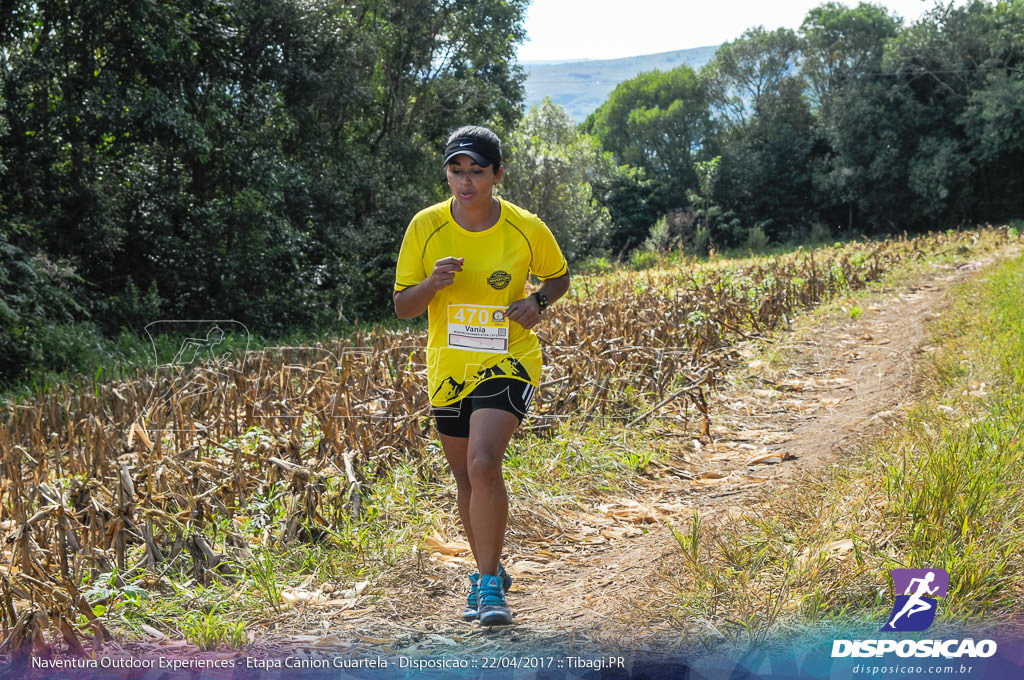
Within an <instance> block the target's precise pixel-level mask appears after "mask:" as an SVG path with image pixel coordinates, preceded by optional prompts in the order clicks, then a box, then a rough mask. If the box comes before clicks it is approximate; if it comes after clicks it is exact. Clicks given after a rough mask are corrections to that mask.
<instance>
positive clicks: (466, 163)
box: [447, 154, 505, 207]
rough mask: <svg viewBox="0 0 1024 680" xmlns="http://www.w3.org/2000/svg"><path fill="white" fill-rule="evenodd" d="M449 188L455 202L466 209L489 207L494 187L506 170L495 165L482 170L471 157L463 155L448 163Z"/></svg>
mask: <svg viewBox="0 0 1024 680" xmlns="http://www.w3.org/2000/svg"><path fill="white" fill-rule="evenodd" d="M447 171H448V186H449V187H450V188H451V190H452V195H453V196H454V197H455V200H456V201H458V202H459V203H460V204H462V205H464V206H466V207H483V206H484V205H489V204H490V201H491V197H492V195H493V192H494V187H495V186H496V185H497V184H498V182H500V181H501V177H502V175H503V174H504V173H505V168H504V167H501V168H498V170H497V172H495V170H494V166H493V165H489V166H487V167H486V168H481V167H480V166H479V165H477V164H476V161H474V160H473V159H472V158H470V157H469V156H467V155H465V154H462V155H459V156H456V157H455V158H453V159H451V161H449V162H448V166H447Z"/></svg>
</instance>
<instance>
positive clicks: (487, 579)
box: [476, 574, 512, 626]
mask: <svg viewBox="0 0 1024 680" xmlns="http://www.w3.org/2000/svg"><path fill="white" fill-rule="evenodd" d="M479 583H480V598H479V599H478V600H477V607H476V610H477V612H478V613H479V616H480V625H481V626H507V625H508V624H510V623H512V612H511V611H510V610H509V608H508V605H507V604H506V603H505V591H504V589H503V588H502V582H501V579H500V578H499V577H497V576H491V575H490V574H484V575H483V576H481V577H480V582H479Z"/></svg>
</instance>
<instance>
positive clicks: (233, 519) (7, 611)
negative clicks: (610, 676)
mask: <svg viewBox="0 0 1024 680" xmlns="http://www.w3.org/2000/svg"><path fill="white" fill-rule="evenodd" d="M1015 239H1016V235H1015V234H1014V233H1012V232H1011V231H1010V230H1008V229H987V230H981V231H977V232H962V233H951V234H943V235H937V236H929V237H920V238H914V239H896V240H890V241H885V242H878V243H875V242H872V243H848V244H844V245H841V246H836V247H831V248H822V249H818V250H814V251H809V252H796V253H792V254H789V255H786V256H781V257H777V258H771V259H751V260H744V261H740V262H728V261H723V262H713V263H704V264H683V265H678V266H672V267H666V268H662V269H659V270H656V271H655V270H652V271H647V272H639V273H637V272H632V273H617V274H613V275H608V276H606V277H589V278H584V277H579V278H578V279H577V280H576V281H575V285H574V289H573V291H572V293H571V294H570V296H569V297H567V299H566V300H564V301H563V302H561V303H560V304H559V307H558V309H557V312H556V313H554V314H552V315H551V316H550V318H548V319H546V320H545V324H544V325H543V328H542V329H541V331H540V332H541V333H542V335H543V338H542V340H543V344H544V346H545V351H546V354H547V356H546V368H545V376H544V382H543V385H542V388H543V389H542V390H541V393H540V398H539V404H538V406H537V411H536V413H535V415H534V416H533V417H532V418H531V420H530V421H529V429H530V430H532V431H533V432H532V434H534V435H537V436H545V435H548V434H550V433H553V432H566V431H570V432H587V431H589V430H591V429H593V428H599V427H602V426H604V425H605V424H607V423H609V422H611V423H615V424H617V425H618V426H625V427H627V428H629V427H636V426H639V425H641V424H642V423H644V422H645V421H647V420H650V419H656V418H658V417H660V416H661V415H662V414H664V413H665V412H671V413H672V414H673V415H675V416H677V421H679V422H682V423H685V426H686V428H687V436H688V437H689V438H691V439H696V440H698V441H704V442H708V441H710V440H711V439H713V438H714V437H715V429H714V428H715V424H716V422H717V421H719V420H721V419H722V418H723V414H722V413H719V412H716V411H715V410H714V408H713V407H712V405H713V404H714V403H715V401H714V397H715V396H716V395H717V394H718V393H719V390H720V388H721V387H723V386H724V384H725V383H724V382H723V380H724V377H725V376H726V375H727V373H728V371H729V369H730V368H731V367H732V366H733V365H734V364H735V363H736V361H737V360H738V353H737V343H739V342H741V341H745V340H750V339H752V338H765V339H767V338H769V337H770V336H771V334H772V333H773V332H774V331H776V330H777V329H778V328H779V327H780V326H784V325H786V324H787V323H789V321H790V320H791V319H792V318H793V317H794V316H795V315H796V314H798V313H799V312H800V311H801V310H802V309H806V308H809V307H813V306H815V305H817V304H818V303H820V302H821V301H823V300H826V299H829V298H834V297H836V296H840V295H848V294H850V293H851V292H852V291H855V290H857V289H860V288H863V287H865V286H867V285H869V284H871V283H873V282H877V281H879V280H881V279H882V278H883V277H884V276H885V275H886V274H887V273H889V272H891V271H892V270H893V269H895V268H899V267H905V266H907V265H913V263H915V262H917V261H918V260H923V259H926V258H933V257H935V256H947V257H950V258H952V259H954V260H956V259H957V258H959V259H961V260H965V259H967V258H971V257H981V256H983V255H984V254H985V253H987V252H989V251H991V250H992V249H994V248H998V247H1000V246H1003V245H1005V244H1006V243H1007V242H1008V241H1010V240H1015ZM423 341H424V338H423V336H422V335H421V334H417V333H412V332H394V331H380V330H373V331H366V332H362V333H359V334H357V335H354V336H352V337H348V338H345V339H342V340H338V341H336V342H334V343H332V344H327V345H322V346H316V347H281V348H269V349H264V350H260V351H258V352H249V353H245V354H243V355H241V356H236V357H222V358H220V359H217V360H214V361H209V362H204V363H197V362H186V361H181V362H177V363H175V362H168V363H165V364H161V365H159V366H158V367H157V368H156V369H154V370H152V371H149V372H144V371H142V372H140V373H139V375H137V376H136V377H134V378H132V379H129V380H122V381H117V382H92V383H86V384H80V385H76V386H70V385H63V386H54V387H51V388H48V389H47V390H45V391H43V392H40V393H38V394H37V395H35V396H34V398H32V399H29V400H24V401H21V402H19V403H15V404H11V405H9V406H8V407H7V409H6V411H5V413H4V419H3V423H2V424H0V464H2V466H3V482H2V483H3V487H2V491H0V492H2V503H0V528H2V531H3V534H4V536H5V539H6V540H5V543H4V544H3V555H2V558H3V559H2V565H3V566H2V567H0V605H2V606H0V612H2V614H0V623H2V633H3V638H4V642H3V650H2V652H3V653H4V654H11V655H26V654H29V653H31V652H32V650H33V649H34V650H35V652H36V653H50V652H53V651H55V652H60V653H63V652H70V653H74V654H80V655H84V654H86V653H88V652H87V647H88V646H89V645H95V644H100V643H103V642H105V641H110V640H115V641H116V640H117V638H118V636H123V635H124V634H125V633H124V632H123V631H122V630H121V627H120V626H114V625H111V621H110V615H111V614H112V613H113V611H114V609H115V608H114V607H113V604H114V602H115V600H116V599H117V597H118V596H123V595H124V594H125V593H126V592H127V593H128V594H132V593H135V592H136V591H137V590H139V589H143V590H144V589H146V588H150V589H152V590H153V591H154V592H159V591H161V590H167V589H170V590H172V591H173V590H174V589H175V588H184V589H195V588H203V587H212V586H217V587H222V588H227V589H230V588H232V587H235V586H236V585H237V586H238V587H241V583H242V581H243V578H248V580H249V581H250V582H251V581H253V580H255V581H257V582H258V583H264V584H265V586H266V587H265V588H264V591H265V592H264V593H263V594H264V595H265V599H266V600H267V602H269V603H271V609H273V610H274V611H277V610H278V609H279V607H280V606H281V604H282V603H283V602H284V603H287V602H288V601H289V598H292V599H293V600H294V599H296V598H301V597H302V595H301V594H297V593H303V592H306V593H308V592H309V589H308V588H307V589H291V590H289V589H286V588H283V587H281V586H280V585H276V584H274V583H272V581H273V578H272V577H273V574H270V576H271V578H266V577H267V576H268V575H267V574H266V573H265V571H266V570H265V569H264V570H263V571H261V569H262V567H261V564H262V565H264V566H265V563H264V562H261V560H264V559H265V557H266V555H267V554H269V553H268V552H267V551H268V550H271V549H284V548H286V547H288V546H291V545H296V544H320V543H322V542H323V541H324V540H325V537H329V536H330V535H331V533H332V531H334V529H335V528H336V527H338V526H341V525H344V526H346V527H349V528H353V527H355V528H356V530H357V531H358V528H359V527H360V526H361V525H365V524H368V523H373V522H383V521H384V518H381V517H380V516H379V515H377V514H375V513H374V512H368V511H367V493H368V489H369V488H371V487H373V486H374V485H376V484H377V483H378V481H379V480H381V479H382V478H383V477H385V476H386V475H388V474H390V473H391V472H393V471H394V470H395V469H396V468H400V467H403V466H411V467H412V468H414V469H416V468H421V469H426V468H429V465H430V457H431V456H432V455H434V454H436V451H432V448H431V447H432V444H431V439H432V436H433V435H432V431H431V429H430V427H429V422H428V420H427V418H426V413H427V402H426V394H425V389H424V385H425V382H426V381H425V377H424V375H423V373H424V370H425V369H424V358H423V349H422V346H423ZM714 472H715V471H714V470H704V473H705V474H706V476H705V479H708V480H713V479H715V477H714ZM270 499H272V501H273V502H270ZM606 504H607V503H606ZM613 506H614V503H612V504H611V505H609V506H608V507H613ZM630 507H632V506H630ZM537 511H538V513H540V514H543V513H544V509H543V507H538V508H537ZM620 514H621V513H620ZM442 545H443V542H442ZM338 549H339V550H344V549H346V548H345V547H344V546H339V547H338ZM356 549H357V550H358V547H357V548H356ZM442 552H443V551H442ZM271 571H273V570H272V569H271ZM136 574H148V575H149V576H147V577H146V578H136V577H135V576H133V575H136ZM261 574H262V577H261ZM172 576H173V577H174V578H177V579H180V580H181V582H180V583H178V584H175V583H171V584H170V585H168V584H167V583H166V582H167V581H168V580H170V578H171V577H172ZM100 585H106V586H108V591H109V592H105V591H103V588H100V587H98V586H100ZM365 587H366V586H365V584H364V585H363V586H362V590H360V589H359V588H358V587H357V586H355V585H353V586H352V588H351V589H350V590H351V593H349V594H351V595H352V596H351V597H347V596H346V593H347V592H348V591H344V590H343V591H339V592H338V593H335V594H334V595H336V596H337V598H338V599H340V600H344V601H346V602H349V604H348V605H346V607H347V608H348V609H351V608H352V607H353V606H354V603H355V602H356V601H357V600H358V598H359V597H360V596H361V595H362V594H363V592H364V591H365ZM118 594H119V595H118ZM323 598H324V599H325V600H328V599H330V597H329V596H323ZM154 623H156V624H159V622H158V621H155V620H150V622H149V623H146V624H144V625H145V626H148V627H149V628H151V629H153V628H154V626H153V625H152V624H154ZM170 625H173V624H170ZM170 625H168V626H167V627H166V629H165V630H163V631H161V630H159V629H158V628H159V626H157V629H156V631H155V632H156V633H159V634H161V635H169V636H171V637H174V636H175V635H176V634H178V633H179V631H178V630H174V629H171V628H170ZM143 630H144V629H143ZM180 632H181V633H184V632H185V631H180ZM186 636H187V637H189V639H190V641H192V642H195V643H196V644H198V645H199V646H200V647H202V646H203V644H202V643H203V642H207V643H209V645H210V646H217V645H218V644H229V645H234V646H236V647H237V646H239V645H244V644H247V642H248V641H249V639H250V638H251V636H250V638H247V637H246V636H245V635H244V634H243V635H240V636H237V637H232V635H231V633H230V631H228V632H226V633H224V632H222V634H220V635H219V637H218V636H207V637H205V638H204V637H203V636H202V635H200V634H198V633H195V634H192V635H186Z"/></svg>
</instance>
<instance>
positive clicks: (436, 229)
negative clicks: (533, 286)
mask: <svg viewBox="0 0 1024 680" xmlns="http://www.w3.org/2000/svg"><path fill="white" fill-rule="evenodd" d="M453 200H454V199H449V200H447V201H444V202H443V203H438V204H437V205H433V206H431V207H429V208H427V209H425V210H422V211H420V212H419V213H418V214H417V215H416V216H415V217H414V218H413V219H412V222H410V223H409V228H408V229H407V230H406V232H405V238H404V239H403V240H402V250H401V251H400V252H399V255H398V267H397V271H396V274H395V290H398V291H401V290H405V289H406V288H411V287H412V286H415V285H416V284H418V283H419V282H421V281H423V280H424V279H426V278H427V277H428V276H429V275H430V273H431V272H432V271H434V263H436V262H437V261H438V260H440V259H442V258H445V257H462V258H465V261H464V262H463V265H462V271H461V272H457V273H456V274H455V282H454V283H453V284H452V285H450V286H448V287H447V288H443V289H441V290H440V291H438V292H437V294H436V295H434V298H433V299H432V300H431V301H430V305H429V307H428V308H427V314H428V319H429V322H430V332H429V334H428V337H427V383H428V390H429V392H430V403H431V404H432V405H433V406H448V405H450V404H453V403H455V402H457V401H459V400H460V399H462V398H464V397H466V396H468V395H469V394H470V393H472V391H473V390H474V389H475V388H476V387H477V386H478V385H479V384H480V383H482V382H484V381H485V380H489V379H491V378H514V379H516V380H522V381H523V382H527V383H530V384H532V385H534V386H536V385H537V384H538V382H539V380H540V371H541V351H540V342H539V341H538V340H537V336H536V334H535V333H534V332H533V331H532V330H527V329H525V328H523V327H522V326H520V325H519V324H517V323H515V322H514V321H509V320H508V319H505V318H504V314H503V312H504V310H505V308H506V307H508V305H510V304H511V303H513V302H515V301H516V300H521V299H522V298H523V297H525V296H526V282H527V280H528V279H529V276H530V274H531V273H532V274H534V275H535V276H537V277H538V278H540V279H542V280H543V279H551V278H555V277H558V276H562V275H563V274H565V273H566V272H567V271H568V265H567V264H566V261H565V257H563V256H562V251H561V250H560V249H559V247H558V244H557V243H556V242H555V238H554V236H552V235H551V230H550V229H548V227H547V225H545V224H544V223H543V222H542V221H541V220H540V219H539V218H538V217H537V216H536V215H534V214H533V213H530V212H527V211H526V210H523V209H522V208H520V207H518V206H516V205H514V204H512V203H509V202H507V201H501V217H499V218H498V222H497V224H495V225H494V226H493V227H491V228H490V229H487V230H485V231H481V232H472V231H467V230H466V229H463V228H462V226H461V225H459V223H458V222H456V221H455V218H453V217H452V202H453Z"/></svg>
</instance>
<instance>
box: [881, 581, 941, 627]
mask: <svg viewBox="0 0 1024 680" xmlns="http://www.w3.org/2000/svg"><path fill="white" fill-rule="evenodd" d="M934 580H935V572H934V571H929V572H928V575H927V576H925V577H924V578H915V579H911V580H910V587H911V588H913V587H914V584H915V583H916V584H917V592H914V593H911V595H910V597H909V599H908V600H907V603H906V604H905V605H903V609H901V610H900V613H899V614H897V615H896V616H894V617H892V618H891V619H890V620H889V623H888V624H886V625H887V626H889V627H890V628H894V627H895V624H896V621H897V620H899V618H900V617H901V616H903V615H904V614H906V615H907V616H908V617H911V616H913V615H914V614H918V613H920V612H924V611H928V610H929V609H931V608H932V607H934V606H935V600H930V601H929V600H925V599H923V596H924V595H934V594H935V593H936V592H938V590H939V587H938V586H936V587H934V588H930V587H929V584H930V583H931V582H932V581H934Z"/></svg>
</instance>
